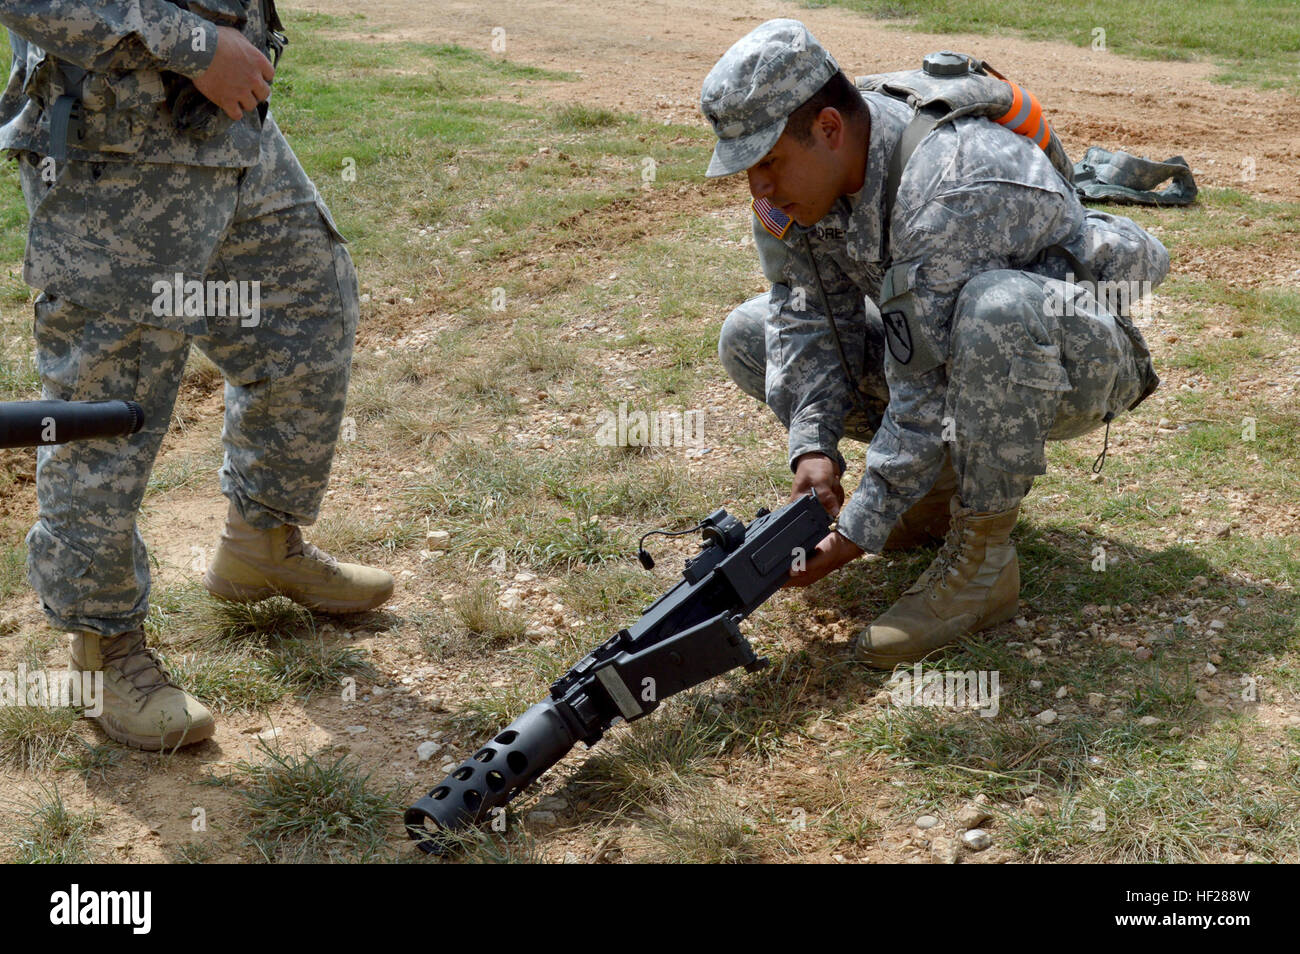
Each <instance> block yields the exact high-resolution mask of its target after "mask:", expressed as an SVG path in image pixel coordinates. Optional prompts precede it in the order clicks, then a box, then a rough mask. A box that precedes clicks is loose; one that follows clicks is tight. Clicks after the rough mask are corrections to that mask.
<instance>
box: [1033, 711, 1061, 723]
mask: <svg viewBox="0 0 1300 954" xmlns="http://www.w3.org/2000/svg"><path fill="white" fill-rule="evenodd" d="M1034 718H1035V719H1037V720H1038V721H1039V723H1040V724H1042V725H1051V724H1052V723H1053V722H1055V721H1056V710H1055V709H1044V710H1043V711H1042V712H1040V713H1038V715H1036V716H1034Z"/></svg>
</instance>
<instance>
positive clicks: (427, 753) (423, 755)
mask: <svg viewBox="0 0 1300 954" xmlns="http://www.w3.org/2000/svg"><path fill="white" fill-rule="evenodd" d="M440 751H442V743H441V742H434V741H433V740H432V739H430V740H429V741H428V742H421V743H420V747H419V748H417V749H416V750H415V754H416V755H418V756H419V757H420V761H421V762H427V761H429V759H431V758H433V757H434V756H435V755H437V754H438V753H439V752H440Z"/></svg>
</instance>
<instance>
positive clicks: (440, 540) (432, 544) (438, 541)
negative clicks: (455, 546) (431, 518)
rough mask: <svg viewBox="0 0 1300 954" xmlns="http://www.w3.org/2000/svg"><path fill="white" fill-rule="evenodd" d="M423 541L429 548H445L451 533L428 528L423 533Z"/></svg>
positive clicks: (449, 540) (449, 541)
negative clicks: (428, 529) (426, 531)
mask: <svg viewBox="0 0 1300 954" xmlns="http://www.w3.org/2000/svg"><path fill="white" fill-rule="evenodd" d="M424 542H425V545H426V546H427V547H428V548H429V549H430V550H445V549H447V546H448V545H449V544H450V543H451V534H450V533H448V532H447V531H446V530H430V531H429V532H428V533H426V534H425V535H424Z"/></svg>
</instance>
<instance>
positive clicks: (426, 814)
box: [405, 699, 578, 855]
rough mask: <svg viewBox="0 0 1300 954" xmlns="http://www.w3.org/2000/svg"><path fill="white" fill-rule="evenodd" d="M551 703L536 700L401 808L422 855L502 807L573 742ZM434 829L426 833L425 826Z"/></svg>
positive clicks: (436, 851) (440, 851)
mask: <svg viewBox="0 0 1300 954" xmlns="http://www.w3.org/2000/svg"><path fill="white" fill-rule="evenodd" d="M577 741H578V740H577V738H576V737H575V736H574V734H573V732H572V731H571V730H570V729H569V726H568V725H567V724H566V722H565V720H564V718H563V716H562V715H561V714H560V710H559V708H558V707H557V704H556V702H555V701H554V700H553V699H547V700H545V701H544V702H539V703H537V704H536V705H535V706H533V707H532V708H530V709H529V710H528V711H527V712H525V713H524V714H523V715H521V716H520V717H519V718H518V719H516V720H515V721H514V722H512V723H510V724H509V725H508V726H506V727H505V729H503V730H502V731H501V732H498V733H497V735H496V736H495V737H494V738H493V739H492V741H491V742H489V743H487V744H486V745H485V746H483V747H482V748H481V749H479V750H478V751H477V752H475V753H474V755H473V756H471V757H470V758H468V759H466V760H465V761H464V762H463V763H461V765H460V766H459V767H458V768H457V769H456V770H455V771H454V772H452V773H451V774H450V775H448V776H447V777H446V778H444V779H443V780H442V781H441V782H439V783H438V786H437V787H436V788H434V789H433V791H431V792H430V793H429V794H428V795H426V796H424V798H422V799H420V800H419V801H418V802H416V803H415V804H414V805H412V806H411V807H410V808H408V809H407V810H406V817H405V821H406V832H407V834H408V835H410V836H411V838H413V839H415V840H416V841H417V842H418V843H419V846H420V848H421V850H423V851H425V852H427V853H428V854H438V855H441V854H444V853H446V851H447V850H448V849H449V848H450V847H451V845H452V840H451V839H449V838H447V837H440V833H441V834H442V835H444V836H445V835H446V834H448V833H452V832H456V831H459V830H461V829H464V828H468V827H469V826H471V825H475V824H478V822H480V821H481V820H483V819H484V818H486V817H488V816H489V815H490V814H492V813H493V810H494V809H504V807H505V805H506V803H507V802H509V801H510V800H511V799H512V798H514V797H515V796H516V795H518V794H519V793H520V792H521V791H522V790H523V789H525V788H527V787H528V786H529V785H531V784H532V783H533V781H534V780H535V779H536V778H537V777H538V776H539V775H541V774H542V773H543V772H545V771H547V770H548V769H549V768H550V767H551V766H553V765H554V764H555V763H556V762H558V761H560V759H562V758H564V756H565V755H567V754H568V752H569V750H570V749H572V748H573V746H574V744H575V743H576V742H577ZM429 822H432V823H433V826H434V830H433V831H430V830H429V827H428V823H429Z"/></svg>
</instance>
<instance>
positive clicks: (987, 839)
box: [961, 828, 993, 851]
mask: <svg viewBox="0 0 1300 954" xmlns="http://www.w3.org/2000/svg"><path fill="white" fill-rule="evenodd" d="M961 840H962V842H964V843H965V845H966V847H967V848H969V849H970V850H971V851H983V850H984V849H985V848H987V847H988V846H989V845H991V844H993V837H992V836H991V835H990V834H989V833H988V832H986V831H985V830H984V829H983V828H972V829H971V830H970V831H967V832H963V833H962V836H961Z"/></svg>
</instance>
